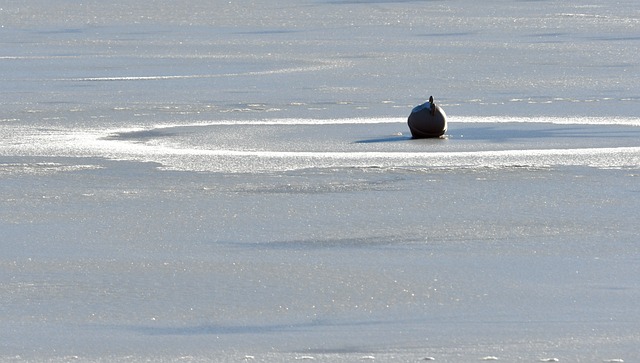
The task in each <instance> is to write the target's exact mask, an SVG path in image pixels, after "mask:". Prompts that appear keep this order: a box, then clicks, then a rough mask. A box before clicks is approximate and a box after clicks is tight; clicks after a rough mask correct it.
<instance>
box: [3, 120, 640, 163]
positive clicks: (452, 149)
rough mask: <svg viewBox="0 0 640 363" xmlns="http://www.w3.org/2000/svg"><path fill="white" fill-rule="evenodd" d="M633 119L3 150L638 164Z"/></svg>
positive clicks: (303, 123)
mask: <svg viewBox="0 0 640 363" xmlns="http://www.w3.org/2000/svg"><path fill="white" fill-rule="evenodd" d="M639 125H640V121H639V120H638V119H632V118H614V119H605V118H542V119H533V118H509V117H502V118H499V117H484V118H483V117H459V118H457V119H454V120H453V121H452V122H451V127H450V130H449V132H448V134H447V135H446V136H445V137H444V138H443V139H435V140H412V139H411V138H410V136H409V132H408V130H407V126H406V121H405V120H404V119H394V118H377V119H376V118H362V119H328V120H322V119H264V120H254V121H236V120H222V121H211V122H200V123H194V124H187V125H159V126H146V127H145V126H142V127H135V128H130V129H124V130H76V129H73V130H70V129H56V130H44V131H43V130H38V129H33V130H29V129H27V130H25V129H23V130H22V134H18V135H13V134H11V133H7V137H8V138H9V139H10V138H11V137H15V138H16V139H19V143H18V142H16V143H13V144H12V143H9V145H10V146H6V147H5V152H7V153H9V152H10V153H13V154H18V155H34V156H35V155H48V156H63V157H68V156H72V157H104V158H110V159H126V160H138V161H151V162H156V163H159V164H161V165H162V167H163V168H165V169H173V170H193V171H214V172H228V173H237V172H240V173H244V172H249V173H253V172H272V171H283V170H297V169H307V168H334V167H382V168H399V167H400V168H414V169H421V168H477V167H513V166H529V167H544V166H553V165H582V166H593V167H599V168H624V167H635V166H638V165H640V146H639V145H638V143H637V140H639V139H640V128H639V127H638V126H639Z"/></svg>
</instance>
